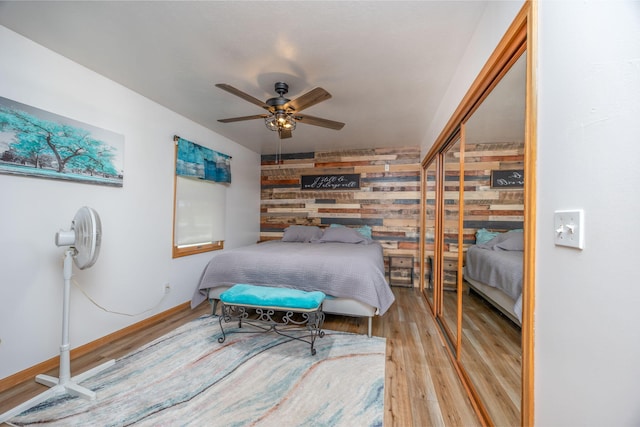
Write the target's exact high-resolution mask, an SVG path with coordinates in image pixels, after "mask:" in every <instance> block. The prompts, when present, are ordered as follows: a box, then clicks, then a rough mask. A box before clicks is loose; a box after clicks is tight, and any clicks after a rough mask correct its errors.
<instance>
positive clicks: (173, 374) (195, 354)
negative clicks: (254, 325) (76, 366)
mask: <svg viewBox="0 0 640 427" xmlns="http://www.w3.org/2000/svg"><path fill="white" fill-rule="evenodd" d="M225 331H227V325H225ZM231 331H233V329H231ZM219 336H220V326H219V325H218V319H217V318H214V317H211V316H205V317H201V318H198V319H196V320H194V321H192V322H190V323H187V324H185V325H183V326H181V327H179V328H178V329H176V330H174V331H173V332H171V333H169V334H167V335H165V336H163V337H161V338H159V339H157V340H155V341H153V342H151V343H149V344H147V345H145V346H143V347H142V348H140V349H138V350H136V351H134V352H132V353H130V354H129V355H127V356H125V357H123V358H121V359H119V360H118V361H117V362H116V363H115V365H113V366H112V367H110V368H109V369H107V370H105V371H102V372H101V373H99V374H97V375H96V376H94V377H92V378H89V379H87V380H86V381H84V382H83V383H82V384H81V385H82V386H84V387H87V388H89V389H91V390H94V391H95V392H96V393H97V398H96V400H94V401H87V400H85V399H82V398H76V397H70V396H68V395H61V396H58V397H54V398H51V399H49V400H47V401H45V402H43V403H41V404H40V405H38V406H36V407H34V408H31V409H30V410H28V411H26V412H23V413H22V414H20V415H18V416H16V417H14V418H12V419H11V420H10V421H9V424H11V425H16V426H24V425H32V424H38V425H45V426H46V425H52V426H53V425H60V426H88V425H91V426H128V425H140V426H145V425H149V426H151V425H154V426H157V425H167V426H168V425H171V426H173V425H181V426H185V425H193V426H205V425H206V426H287V427H289V426H381V425H382V423H383V404H384V368H385V345H386V342H385V339H384V338H377V337H373V338H368V337H367V336H364V335H354V334H348V333H341V332H334V331H327V330H325V336H324V337H322V338H318V339H317V340H316V343H315V348H316V350H317V353H316V355H315V356H312V355H311V352H310V347H309V344H307V343H304V342H301V341H298V340H292V339H291V338H287V337H283V336H280V335H277V334H275V333H261V334H241V333H236V334H234V333H233V332H231V333H228V334H227V338H226V341H225V342H224V343H223V344H220V343H218V337H219Z"/></svg>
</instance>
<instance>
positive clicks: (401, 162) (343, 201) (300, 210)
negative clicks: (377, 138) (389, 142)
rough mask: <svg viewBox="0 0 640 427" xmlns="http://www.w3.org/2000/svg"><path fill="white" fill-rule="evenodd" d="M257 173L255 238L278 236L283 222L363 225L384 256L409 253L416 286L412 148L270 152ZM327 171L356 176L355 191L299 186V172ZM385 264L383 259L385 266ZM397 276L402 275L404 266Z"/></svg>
mask: <svg viewBox="0 0 640 427" xmlns="http://www.w3.org/2000/svg"><path fill="white" fill-rule="evenodd" d="M385 165H388V171H385ZM261 171H262V173H261V201H260V239H261V240H271V239H280V238H281V237H282V233H283V231H284V229H285V228H286V227H288V226H289V225H317V226H329V225H330V224H342V225H346V226H351V227H358V226H362V225H369V226H371V228H372V237H373V239H374V240H376V241H378V242H380V243H381V244H382V246H383V248H384V255H385V257H386V256H389V255H409V256H413V257H414V265H415V267H414V286H415V285H416V284H417V283H416V282H417V280H415V279H416V278H417V277H416V274H417V272H418V271H419V259H418V255H419V254H418V242H419V235H420V234H419V226H420V221H419V218H420V148H419V147H418V146H411V147H403V148H398V147H395V148H375V149H373V148H372V149H358V150H344V151H323V152H315V153H296V154H285V155H282V156H281V157H280V158H279V161H278V163H276V158H275V156H273V155H269V156H262V166H261ZM330 174H360V189H357V190H324V191H314V190H301V189H300V179H301V178H300V177H301V176H302V175H330ZM387 263H388V260H387V259H386V258H385V266H387ZM395 274H396V272H393V271H392V275H394V277H396V276H395ZM397 274H400V275H401V274H406V270H403V271H400V270H398V272H397Z"/></svg>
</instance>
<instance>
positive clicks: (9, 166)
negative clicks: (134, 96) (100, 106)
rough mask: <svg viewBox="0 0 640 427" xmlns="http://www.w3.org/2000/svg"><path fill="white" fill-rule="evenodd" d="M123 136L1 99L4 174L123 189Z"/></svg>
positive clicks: (0, 159) (0, 170)
mask: <svg viewBox="0 0 640 427" xmlns="http://www.w3.org/2000/svg"><path fill="white" fill-rule="evenodd" d="M123 154H124V136H123V135H120V134H117V133H115V132H111V131H108V130H105V129H100V128H97V127H95V126H91V125H89V124H86V123H82V122H78V121H76V120H73V119H70V118H67V117H63V116H59V115H57V114H54V113H50V112H48V111H44V110H40V109H38V108H35V107H31V106H28V105H25V104H21V103H19V102H16V101H12V100H10V99H7V98H2V97H0V173H2V174H10V175H22V176H33V177H39V178H48V179H60V180H67V181H76V182H82V183H86V184H98V185H109V186H114V187H122V185H123V180H124V171H123Z"/></svg>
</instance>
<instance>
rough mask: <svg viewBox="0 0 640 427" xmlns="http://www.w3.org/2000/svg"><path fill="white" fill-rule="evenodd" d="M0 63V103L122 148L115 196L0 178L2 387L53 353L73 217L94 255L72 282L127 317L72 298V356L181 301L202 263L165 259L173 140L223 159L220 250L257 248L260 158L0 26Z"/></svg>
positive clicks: (103, 190)
mask: <svg viewBox="0 0 640 427" xmlns="http://www.w3.org/2000/svg"><path fill="white" fill-rule="evenodd" d="M0 52H1V54H0V55H1V56H0V57H1V60H0V96H3V97H5V98H9V99H12V100H15V101H18V102H21V103H24V104H28V105H31V106H34V107H37V108H40V109H43V110H47V111H50V112H53V113H56V114H59V115H62V116H66V117H70V118H72V119H75V120H78V121H81V122H85V123H89V124H91V125H94V126H97V127H100V128H104V129H108V130H111V131H113V132H117V133H120V134H123V135H124V136H125V150H124V187H122V188H112V187H105V186H96V185H86V184H78V183H69V182H63V181H50V180H44V179H37V178H28V177H18V176H10V175H0V242H1V244H0V379H1V378H4V377H7V376H9V375H11V374H14V373H16V372H18V371H20V370H23V369H25V368H28V367H31V366H33V365H35V364H37V363H39V362H42V361H44V360H47V359H49V358H51V357H54V356H57V354H58V352H59V345H60V341H61V328H62V326H61V324H62V307H61V302H62V283H63V280H62V264H61V262H62V257H63V252H64V251H63V249H62V248H58V247H56V246H55V244H54V236H55V233H56V232H57V231H58V230H59V229H61V228H62V229H68V227H69V225H70V222H71V220H72V219H73V216H74V215H75V212H76V211H77V209H78V208H80V207H81V206H83V205H87V206H91V207H93V208H95V209H96V210H97V211H98V213H99V214H100V217H101V220H102V228H103V244H102V247H101V253H100V257H99V259H98V261H97V263H96V264H95V265H94V267H92V268H90V269H87V270H84V271H76V273H75V277H74V279H75V281H76V282H77V283H78V284H80V285H81V286H82V287H83V288H84V289H85V291H86V292H87V293H88V294H89V295H91V296H92V297H93V298H94V299H95V300H96V301H97V302H99V303H100V304H101V305H103V306H104V307H106V308H107V309H109V310H112V311H118V312H125V313H129V314H137V315H135V316H125V315H120V314H111V313H106V312H104V311H102V310H101V309H99V308H97V307H96V306H95V305H93V304H92V303H91V302H89V300H88V299H87V298H86V297H85V296H83V295H82V293H81V292H80V291H79V290H78V289H77V288H75V287H73V288H72V295H71V327H70V336H71V345H72V347H77V346H80V345H82V344H85V343H87V342H90V341H93V340H95V339H97V338H100V337H102V336H104V335H107V334H109V333H112V332H114V331H116V330H119V329H122V328H124V327H126V326H128V325H130V324H133V323H136V322H139V321H141V320H143V319H144V318H147V317H149V316H152V315H154V314H157V313H159V312H162V311H165V310H167V309H169V308H171V307H174V306H176V305H179V304H181V303H183V302H185V301H188V300H189V299H190V298H191V295H192V293H193V290H194V288H195V286H196V283H197V280H198V278H199V276H200V273H201V272H202V269H203V267H204V265H205V263H206V262H207V260H208V259H209V257H210V254H201V255H194V256H190V257H185V258H180V259H176V260H173V259H172V258H171V242H172V239H171V233H172V220H173V210H172V206H173V165H174V163H173V161H174V160H173V159H174V155H173V150H174V148H173V147H174V146H173V135H174V134H177V135H180V136H182V137H184V138H187V139H189V140H191V141H194V142H197V143H200V144H202V145H205V146H208V147H210V148H213V149H215V150H219V151H221V152H223V153H226V154H229V155H231V156H233V160H232V166H231V167H232V176H233V181H232V184H231V185H230V187H229V188H228V190H227V214H226V215H227V225H226V238H227V241H226V244H225V247H227V248H232V247H236V246H240V245H244V244H249V243H253V242H255V241H256V240H257V239H258V235H259V223H260V220H259V214H260V207H259V203H260V156H259V154H257V153H255V152H252V151H249V150H247V149H246V148H244V147H241V146H240V145H238V144H236V143H233V142H231V141H229V140H227V139H226V138H223V137H222V136H220V135H218V134H216V133H214V132H211V131H209V130H207V129H205V128H204V127H202V126H200V125H198V124H196V123H194V122H192V121H190V120H187V119H186V118H184V117H182V116H180V115H178V114H176V113H173V112H171V111H169V110H167V109H166V108H164V107H161V106H160V105H158V104H155V103H153V102H151V101H150V100H148V99H146V98H144V97H142V96H140V95H138V94H136V93H134V92H132V91H130V90H128V89H126V88H124V87H122V86H120V85H118V84H116V83H114V82H112V81H110V80H108V79H106V78H104V77H102V76H100V75H98V74H96V73H94V72H92V71H90V70H88V69H86V68H83V67H81V66H79V65H78V64H76V63H73V62H71V61H69V60H67V59H66V58H63V57H61V56H59V55H57V54H55V53H54V52H52V51H50V50H47V49H45V48H43V47H41V46H39V45H37V44H35V43H33V42H31V41H30V40H28V39H25V38H23V37H22V36H19V35H17V34H16V33H13V32H11V31H9V30H8V29H6V28H5V27H1V26H0ZM165 283H170V284H171V285H172V288H173V289H172V291H171V293H170V294H169V295H168V296H167V297H166V298H164V299H163V297H164V284H165ZM138 313H141V314H138ZM72 374H73V373H72Z"/></svg>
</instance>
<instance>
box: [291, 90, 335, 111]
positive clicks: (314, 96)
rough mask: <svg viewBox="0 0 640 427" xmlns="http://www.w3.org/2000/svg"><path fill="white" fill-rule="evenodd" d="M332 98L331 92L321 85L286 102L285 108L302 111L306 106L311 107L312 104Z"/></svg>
mask: <svg viewBox="0 0 640 427" xmlns="http://www.w3.org/2000/svg"><path fill="white" fill-rule="evenodd" d="M329 98H331V94H330V93H329V92H327V91H326V90H324V89H322V88H321V87H317V88H315V89H311V90H310V91H309V92H307V93H305V94H304V95H300V96H299V97H297V98H296V99H293V100H291V101H289V102H287V103H286V104H284V108H285V109H291V110H293V111H302V110H304V109H305V108H309V107H311V106H312V105H316V104H318V103H320V102H322V101H326V100H327V99H329Z"/></svg>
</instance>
